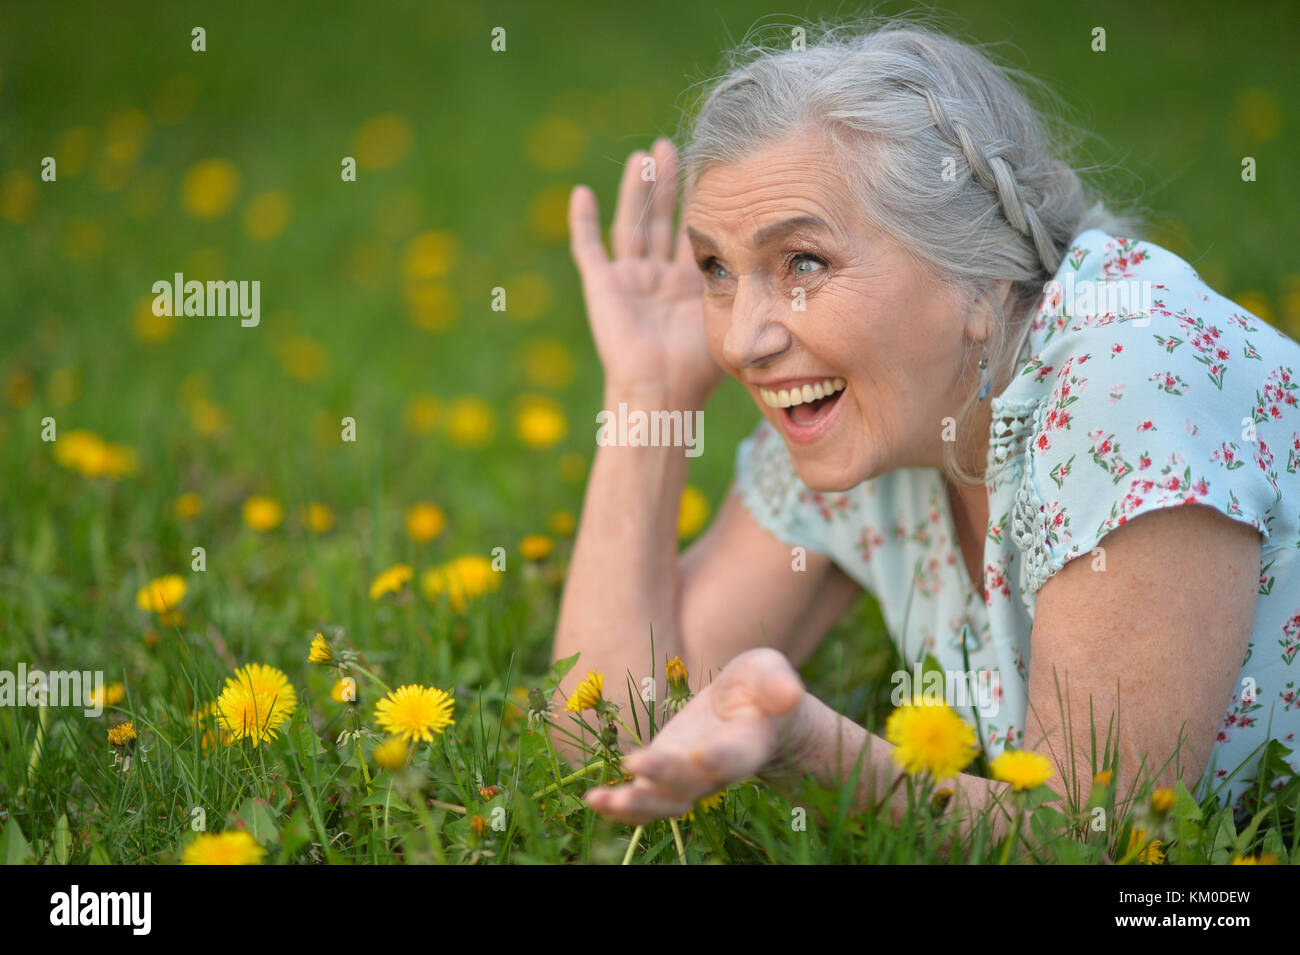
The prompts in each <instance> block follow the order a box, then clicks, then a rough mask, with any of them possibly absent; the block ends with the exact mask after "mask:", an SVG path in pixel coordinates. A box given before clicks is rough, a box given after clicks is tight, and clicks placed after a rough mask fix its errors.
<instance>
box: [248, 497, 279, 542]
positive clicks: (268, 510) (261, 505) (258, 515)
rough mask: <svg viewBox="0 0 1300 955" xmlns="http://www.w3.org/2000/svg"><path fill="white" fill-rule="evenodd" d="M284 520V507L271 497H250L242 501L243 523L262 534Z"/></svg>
mask: <svg viewBox="0 0 1300 955" xmlns="http://www.w3.org/2000/svg"><path fill="white" fill-rule="evenodd" d="M283 520H284V508H283V507H281V506H280V502H279V501H277V500H276V499H275V498H273V497H261V496H254V497H250V498H249V499H248V500H246V501H245V502H244V523H245V524H247V525H248V526H249V527H251V528H252V529H253V530H255V531H257V532H258V533H259V534H264V533H266V532H267V531H270V530H275V528H277V527H279V526H280V522H281V521H283Z"/></svg>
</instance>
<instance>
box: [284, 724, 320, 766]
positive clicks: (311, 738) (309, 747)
mask: <svg viewBox="0 0 1300 955" xmlns="http://www.w3.org/2000/svg"><path fill="white" fill-rule="evenodd" d="M289 735H290V736H292V737H293V745H294V749H296V750H297V751H298V752H299V753H300V754H301V755H302V756H304V757H306V758H308V759H313V758H315V757H317V756H319V755H321V754H322V753H324V752H325V747H324V746H322V745H321V742H320V737H319V736H317V735H316V731H315V730H314V729H312V726H311V722H310V721H309V720H308V719H306V718H305V717H304V718H303V719H302V720H301V721H300V720H294V721H293V723H292V724H291V725H290V726H289Z"/></svg>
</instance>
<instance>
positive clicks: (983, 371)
mask: <svg viewBox="0 0 1300 955" xmlns="http://www.w3.org/2000/svg"><path fill="white" fill-rule="evenodd" d="M992 388H993V382H992V381H991V380H990V379H989V353H988V349H985V350H984V354H983V356H981V358H980V397H979V400H980V401H983V400H984V399H985V398H987V397H988V396H989V391H990V390H991V389H992Z"/></svg>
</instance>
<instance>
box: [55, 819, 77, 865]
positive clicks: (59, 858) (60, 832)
mask: <svg viewBox="0 0 1300 955" xmlns="http://www.w3.org/2000/svg"><path fill="white" fill-rule="evenodd" d="M51 848H52V849H53V852H54V861H55V862H56V863H58V864H59V865H67V864H68V856H70V855H71V854H72V835H71V833H69V832H68V814H67V813H66V812H65V813H64V814H63V815H61V816H59V821H58V822H56V823H55V824H54V837H53V839H52V840H51Z"/></svg>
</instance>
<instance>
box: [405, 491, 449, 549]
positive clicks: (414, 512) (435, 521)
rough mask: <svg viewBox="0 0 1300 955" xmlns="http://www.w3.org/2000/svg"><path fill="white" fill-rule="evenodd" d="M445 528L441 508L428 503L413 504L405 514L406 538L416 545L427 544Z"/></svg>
mask: <svg viewBox="0 0 1300 955" xmlns="http://www.w3.org/2000/svg"><path fill="white" fill-rule="evenodd" d="M446 526H447V516H446V515H445V514H443V512H442V508H440V507H439V506H438V505H437V504H431V503H429V502H428V501H421V502H420V503H419V504H415V505H413V506H412V507H411V509H410V510H409V511H407V512H406V536H407V537H409V538H411V540H413V541H415V542H416V543H417V544H427V543H429V541H431V540H433V539H434V538H435V537H437V536H438V535H439V534H441V533H442V531H443V528H445V527H446Z"/></svg>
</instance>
